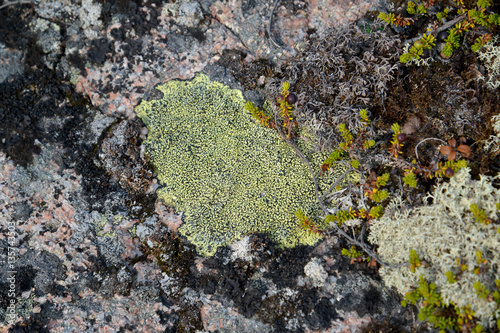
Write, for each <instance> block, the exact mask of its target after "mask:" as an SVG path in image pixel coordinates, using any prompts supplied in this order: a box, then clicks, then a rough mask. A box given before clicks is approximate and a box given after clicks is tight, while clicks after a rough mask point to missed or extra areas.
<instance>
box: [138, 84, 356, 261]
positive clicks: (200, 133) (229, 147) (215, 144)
mask: <svg viewBox="0 0 500 333" xmlns="http://www.w3.org/2000/svg"><path fill="white" fill-rule="evenodd" d="M157 89H158V90H160V91H161V92H163V94H164V97H163V98H162V99H160V100H154V101H149V102H148V101H144V102H142V103H141V104H140V105H139V106H137V108H136V112H137V114H138V116H139V117H140V118H141V119H142V120H143V121H144V123H145V124H146V126H147V127H148V130H149V133H148V138H147V140H146V141H145V142H144V144H145V147H146V153H147V155H148V156H149V157H150V158H151V161H152V164H153V166H154V167H155V169H156V172H157V174H158V179H159V180H160V183H161V184H162V185H163V187H162V188H161V189H159V190H158V196H159V197H160V198H161V199H162V200H163V201H164V202H165V203H166V204H169V205H172V206H173V207H174V208H175V209H176V210H177V211H182V212H184V223H183V225H182V226H181V227H180V228H179V232H180V233H181V234H182V235H184V236H186V237H187V238H188V239H189V240H190V241H191V242H192V243H193V244H195V245H196V247H197V250H198V251H199V252H200V253H202V254H204V255H207V256H210V255H213V254H215V251H216V250H217V248H218V247H219V246H223V245H226V244H229V243H231V242H233V241H235V240H238V239H240V238H241V237H242V236H243V235H245V234H248V233H258V232H267V233H268V234H269V235H270V237H271V238H272V239H273V240H275V241H276V242H278V243H279V244H280V245H281V246H284V247H292V246H296V245H299V244H307V245H312V244H314V243H315V242H316V241H317V240H318V239H319V236H318V235H315V234H312V233H308V232H307V231H306V230H303V229H301V228H300V225H299V221H298V220H297V219H296V218H295V217H294V212H295V211H296V210H297V209H299V208H302V209H303V210H305V211H306V212H308V213H310V214H312V215H318V214H317V213H319V207H318V204H317V202H316V198H315V193H314V185H313V182H312V178H311V175H310V174H309V171H308V168H307V166H306V165H305V164H304V163H303V162H302V161H301V159H300V158H299V157H297V155H296V153H295V152H294V151H293V149H292V148H290V147H289V146H288V145H287V144H286V142H284V141H283V140H282V139H281V138H280V137H279V135H278V134H277V133H276V131H274V130H272V129H269V128H265V127H262V126H260V125H259V124H257V123H256V122H255V121H254V120H252V119H251V117H250V115H249V114H248V113H247V112H245V111H244V110H243V108H244V104H245V100H244V98H243V95H242V93H241V92H240V91H239V90H235V89H230V88H229V87H227V86H224V85H223V84H221V83H219V82H211V81H210V80H209V79H208V77H207V76H205V75H201V74H199V75H197V76H196V77H195V78H194V79H193V80H191V81H177V80H174V81H170V82H168V83H167V84H165V85H161V86H158V87H157ZM298 145H299V148H300V149H301V150H302V151H303V152H305V153H306V156H307V157H308V158H309V160H310V161H311V162H312V164H313V165H315V167H316V168H319V165H320V163H321V161H322V159H323V158H324V156H319V154H313V153H311V149H310V148H308V147H306V146H305V144H303V143H302V144H301V143H298ZM308 152H309V153H308ZM339 165H340V164H339ZM318 170H319V169H317V170H316V171H318ZM333 174H337V173H332V174H330V176H329V177H328V176H324V177H322V178H320V179H319V183H320V184H319V186H320V188H321V189H323V190H326V189H327V188H328V186H329V185H330V184H332V183H333V178H334V177H333V176H331V175H333ZM353 177H354V176H353ZM351 178H352V177H351ZM354 178H355V177H354Z"/></svg>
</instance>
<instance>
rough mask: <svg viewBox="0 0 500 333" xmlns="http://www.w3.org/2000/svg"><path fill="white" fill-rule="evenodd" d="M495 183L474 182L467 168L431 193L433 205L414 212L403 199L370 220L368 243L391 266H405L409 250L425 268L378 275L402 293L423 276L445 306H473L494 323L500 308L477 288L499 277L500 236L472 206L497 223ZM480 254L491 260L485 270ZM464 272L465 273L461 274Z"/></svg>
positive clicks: (487, 180)
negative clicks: (375, 246)
mask: <svg viewBox="0 0 500 333" xmlns="http://www.w3.org/2000/svg"><path fill="white" fill-rule="evenodd" d="M497 179H498V177H497V178H493V177H488V176H481V178H480V180H472V179H471V176H470V169H469V168H463V169H460V170H459V171H458V172H457V173H456V175H455V176H454V177H452V178H451V179H450V182H449V183H446V182H443V183H441V184H439V185H438V186H436V188H435V189H434V193H433V194H429V195H428V198H427V200H426V202H432V204H429V205H424V206H422V207H418V208H415V209H413V210H411V209H405V208H404V207H405V205H404V204H403V203H402V202H401V200H398V199H397V200H394V201H393V202H392V203H391V204H390V205H389V207H387V209H386V214H385V215H384V216H383V217H382V218H380V219H376V220H373V221H372V225H371V228H370V236H369V240H370V241H371V242H372V243H374V244H378V245H379V247H378V254H379V255H380V257H381V259H382V260H384V261H385V262H387V263H389V264H400V263H403V262H407V261H408V258H409V254H410V250H415V251H416V253H417V255H418V256H419V258H420V259H421V260H423V261H425V262H426V263H427V264H426V265H422V266H420V267H418V268H417V269H416V270H415V273H412V272H411V269H410V267H409V266H403V267H399V268H395V269H394V268H386V267H382V268H381V269H380V275H381V276H382V278H383V279H384V281H385V283H386V284H387V285H389V286H394V287H396V288H397V289H398V291H399V292H401V293H402V294H404V293H406V292H409V291H410V290H411V287H412V286H417V285H418V280H419V276H420V275H423V276H424V278H425V280H426V281H427V282H429V283H431V282H432V283H435V284H436V286H437V288H438V291H439V292H440V293H441V296H442V298H443V300H444V302H445V303H446V304H454V305H456V306H458V307H466V306H467V305H469V304H470V305H471V309H472V310H473V311H474V312H475V314H476V316H477V317H478V318H480V319H481V320H482V322H483V325H489V326H491V325H493V324H494V323H493V322H492V320H493V318H494V317H495V316H496V318H500V313H499V311H498V309H497V306H496V304H495V302H493V301H491V300H486V299H480V298H479V297H478V296H477V293H476V290H475V288H474V286H473V285H474V283H475V282H476V281H480V282H481V283H483V284H486V285H488V286H489V287H490V290H492V289H491V288H492V285H491V284H492V283H493V281H494V280H495V279H500V234H499V233H498V232H497V231H498V230H497V229H498V225H495V223H490V224H486V223H480V222H478V221H477V219H476V217H475V216H474V214H473V213H472V212H471V208H470V207H471V205H472V204H476V205H478V207H479V208H480V209H482V210H483V211H484V212H485V214H486V217H487V218H488V219H491V220H492V221H498V216H497V213H498V210H497V203H499V202H500V190H498V189H496V188H494V187H493V181H497ZM477 251H481V253H482V255H483V256H484V257H485V258H486V259H487V263H484V264H483V265H482V266H481V267H480V265H479V264H478V260H477V255H476V252H477ZM461 265H466V266H461ZM461 268H464V269H465V270H464V271H463V272H461ZM477 268H481V274H480V275H479V274H476V273H477V271H476V273H475V272H474V270H475V269H477ZM448 271H450V272H455V273H454V274H456V275H457V276H458V277H459V278H457V281H456V282H455V283H449V280H448V277H447V276H446V273H447V272H448Z"/></svg>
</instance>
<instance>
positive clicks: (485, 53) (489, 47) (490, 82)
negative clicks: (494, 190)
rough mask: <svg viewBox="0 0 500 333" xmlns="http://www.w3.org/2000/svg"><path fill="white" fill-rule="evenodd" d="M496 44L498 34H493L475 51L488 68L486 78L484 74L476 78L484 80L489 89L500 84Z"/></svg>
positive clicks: (499, 67)
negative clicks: (490, 38) (489, 39)
mask: <svg viewBox="0 0 500 333" xmlns="http://www.w3.org/2000/svg"><path fill="white" fill-rule="evenodd" d="M498 44H499V43H498V36H495V37H493V39H492V40H491V41H489V42H488V43H486V44H485V45H483V47H481V49H479V51H478V52H477V53H478V58H479V60H481V61H483V63H484V66H485V67H486V69H487V70H488V77H487V80H485V77H484V76H481V77H479V79H478V80H482V81H486V86H487V87H488V88H490V89H496V88H498V87H499V86H500V45H498Z"/></svg>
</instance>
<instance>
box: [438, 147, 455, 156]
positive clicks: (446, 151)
mask: <svg viewBox="0 0 500 333" xmlns="http://www.w3.org/2000/svg"><path fill="white" fill-rule="evenodd" d="M439 151H440V152H441V154H443V155H449V154H450V153H451V152H452V151H453V148H451V147H450V146H441V149H439Z"/></svg>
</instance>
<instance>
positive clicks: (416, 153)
mask: <svg viewBox="0 0 500 333" xmlns="http://www.w3.org/2000/svg"><path fill="white" fill-rule="evenodd" d="M427 140H437V141H441V142H442V143H443V144H446V142H444V141H443V140H441V139H438V138H427V139H423V140H422V141H420V142H419V143H417V145H416V146H415V156H416V157H417V162H418V164H420V159H419V158H418V150H417V148H418V146H420V144H421V143H424V142H425V141H427Z"/></svg>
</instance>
